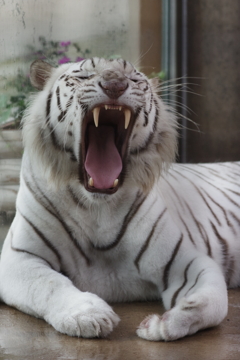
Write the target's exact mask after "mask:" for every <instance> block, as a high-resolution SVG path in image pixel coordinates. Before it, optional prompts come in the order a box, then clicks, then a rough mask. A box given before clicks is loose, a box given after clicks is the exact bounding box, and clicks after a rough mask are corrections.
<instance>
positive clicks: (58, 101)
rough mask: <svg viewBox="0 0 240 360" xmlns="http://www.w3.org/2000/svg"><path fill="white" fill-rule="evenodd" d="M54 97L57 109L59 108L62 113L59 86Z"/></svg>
mask: <svg viewBox="0 0 240 360" xmlns="http://www.w3.org/2000/svg"><path fill="white" fill-rule="evenodd" d="M56 95H57V105H58V108H59V110H60V111H62V107H61V102H60V88H59V86H58V87H57V90H56Z"/></svg>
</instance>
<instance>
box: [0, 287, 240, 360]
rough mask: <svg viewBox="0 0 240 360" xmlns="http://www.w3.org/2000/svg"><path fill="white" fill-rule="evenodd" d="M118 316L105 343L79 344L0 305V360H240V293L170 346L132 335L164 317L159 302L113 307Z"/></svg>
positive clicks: (169, 344) (91, 341) (78, 341)
mask: <svg viewBox="0 0 240 360" xmlns="http://www.w3.org/2000/svg"><path fill="white" fill-rule="evenodd" d="M114 310H115V311H116V313H117V314H118V315H119V316H120V317H121V322H120V324H119V326H118V327H117V328H116V329H115V330H114V332H113V333H112V334H111V335H110V336H109V337H108V338H107V339H98V340H95V339H94V340H83V339H78V338H71V337H68V336H67V335H62V334H59V333H58V332H57V331H55V330H54V329H53V328H52V327H51V326H50V325H48V324H46V323H45V322H44V321H43V320H39V319H36V318H33V317H31V316H28V315H25V314H23V313H21V312H19V311H17V310H15V309H12V308H10V307H7V306H6V305H4V304H0V359H1V360H5V359H6V360H7V359H13V360H29V359H31V360H38V359H39V360H40V359H41V360H52V359H54V360H56V359H62V360H64V359H66V360H67V359H69V360H70V359H71V360H72V359H80V360H120V359H121V360H131V359H132V360H133V359H134V360H156V359H162V360H165V359H167V360H192V359H194V360H200V359H201V360H203V359H204V360H205V359H206V360H232V359H234V360H239V359H240V289H237V290H230V291H229V313H228V316H227V318H226V319H225V320H224V322H223V323H222V324H221V325H220V326H218V327H216V328H212V329H208V330H205V331H201V332H199V333H198V334H196V335H194V336H191V337H187V338H184V339H182V340H178V341H175V342H171V343H164V342H149V341H146V340H142V339H140V338H138V337H137V335H136V334H135V329H136V327H137V326H138V324H139V323H140V322H141V321H142V320H143V319H144V317H145V316H147V315H149V314H152V313H157V312H158V313H162V312H163V308H162V307H161V305H159V303H157V302H153V303H149V302H148V303H131V304H117V305H114Z"/></svg>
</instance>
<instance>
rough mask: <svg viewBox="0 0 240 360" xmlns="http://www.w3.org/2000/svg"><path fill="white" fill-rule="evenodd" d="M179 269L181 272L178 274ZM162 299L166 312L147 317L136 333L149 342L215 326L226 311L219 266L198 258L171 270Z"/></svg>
mask: <svg viewBox="0 0 240 360" xmlns="http://www.w3.org/2000/svg"><path fill="white" fill-rule="evenodd" d="M180 269H181V271H180ZM162 300H163V304H164V306H165V308H166V309H167V310H168V309H170V310H168V311H166V312H165V313H164V314H163V315H162V316H160V315H156V314H154V315H150V316H148V317H147V318H145V319H144V320H143V322H142V323H141V324H140V325H139V328H138V330H137V334H138V336H140V337H141V338H143V339H146V340H152V341H159V340H165V341H171V340H176V339H179V338H182V337H184V336H187V335H192V334H194V333H196V332H197V331H198V330H201V329H205V328H208V327H212V326H216V325H218V324H219V323H220V322H221V321H222V320H223V319H224V318H225V316H226V314H227V309H228V299H227V288H226V282H225V280H224V277H223V274H222V272H221V270H220V268H219V266H218V265H217V264H216V263H215V262H214V261H213V260H212V259H210V258H209V257H207V256H199V257H198V258H195V259H193V260H191V261H188V262H185V266H184V262H183V263H182V266H181V267H180V268H177V266H176V268H175V269H173V271H172V275H171V277H170V279H169V284H168V287H167V289H164V291H163V293H162Z"/></svg>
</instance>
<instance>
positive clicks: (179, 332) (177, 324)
mask: <svg viewBox="0 0 240 360" xmlns="http://www.w3.org/2000/svg"><path fill="white" fill-rule="evenodd" d="M192 320H193V319H191V315H190V316H189V315H187V316H186V314H184V313H180V312H179V311H178V310H177V309H176V308H174V309H172V310H169V311H166V312H165V313H164V314H163V315H162V316H159V315H156V314H154V315H150V316H147V317H146V318H145V319H144V320H143V321H142V322H141V324H140V325H139V327H138V329H137V335H138V336H139V337H141V338H143V339H145V340H150V341H160V340H164V341H173V340H177V339H179V338H182V337H184V336H186V335H189V334H191V333H194V332H196V331H197V330H198V329H194V331H190V329H189V325H190V324H191V323H192ZM191 330H192V329H191Z"/></svg>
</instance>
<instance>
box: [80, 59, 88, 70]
mask: <svg viewBox="0 0 240 360" xmlns="http://www.w3.org/2000/svg"><path fill="white" fill-rule="evenodd" d="M86 61H88V59H85V60H83V61H82V62H81V65H80V71H81V70H82V68H83V65H84V64H85V62H86Z"/></svg>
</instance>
